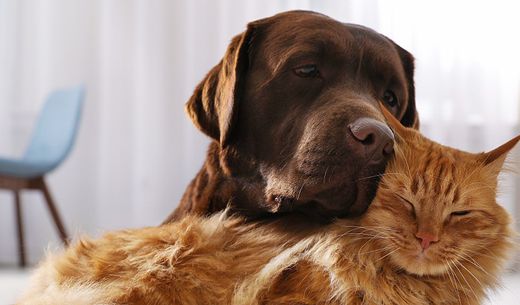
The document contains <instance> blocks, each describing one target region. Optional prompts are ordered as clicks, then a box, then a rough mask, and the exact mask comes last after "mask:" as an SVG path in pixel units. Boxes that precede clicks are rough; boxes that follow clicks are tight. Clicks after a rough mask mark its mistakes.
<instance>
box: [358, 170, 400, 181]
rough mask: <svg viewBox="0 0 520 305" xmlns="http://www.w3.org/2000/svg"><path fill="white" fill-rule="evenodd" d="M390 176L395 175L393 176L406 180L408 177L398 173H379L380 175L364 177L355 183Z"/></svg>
mask: <svg viewBox="0 0 520 305" xmlns="http://www.w3.org/2000/svg"><path fill="white" fill-rule="evenodd" d="M391 175H395V176H401V177H405V178H407V177H408V176H406V175H405V174H403V173H398V172H394V173H392V172H390V173H386V172H385V173H381V174H377V175H372V176H366V177H361V178H358V179H357V180H356V181H363V180H367V179H372V178H378V177H381V178H382V177H385V176H391Z"/></svg>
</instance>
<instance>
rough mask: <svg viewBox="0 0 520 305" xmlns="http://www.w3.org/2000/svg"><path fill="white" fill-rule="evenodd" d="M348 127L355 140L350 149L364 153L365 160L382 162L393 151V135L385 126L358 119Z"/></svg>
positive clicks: (375, 121)
mask: <svg viewBox="0 0 520 305" xmlns="http://www.w3.org/2000/svg"><path fill="white" fill-rule="evenodd" d="M348 127H349V129H350V131H351V132H352V135H353V137H354V140H356V141H355V144H354V145H353V147H352V148H353V149H354V150H356V151H359V152H360V153H363V152H364V154H365V156H366V158H367V160H373V161H383V160H385V159H386V157H388V156H389V155H390V154H392V152H393V151H394V134H393V133H392V131H391V130H390V128H388V126H386V124H384V123H382V122H379V121H377V120H374V119H371V118H360V119H357V120H356V121H355V122H353V123H352V124H350V125H349V126H348Z"/></svg>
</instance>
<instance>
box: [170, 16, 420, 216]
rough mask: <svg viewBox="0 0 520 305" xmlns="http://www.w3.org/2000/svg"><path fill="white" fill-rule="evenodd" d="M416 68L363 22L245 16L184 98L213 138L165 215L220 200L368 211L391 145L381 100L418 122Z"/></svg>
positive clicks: (258, 212) (321, 211) (274, 207)
mask: <svg viewBox="0 0 520 305" xmlns="http://www.w3.org/2000/svg"><path fill="white" fill-rule="evenodd" d="M413 70H414V64H413V57H412V56H411V55H410V53H408V52H407V51H405V50H404V49H402V48H401V47H399V46H398V45H397V44H395V43H394V42H393V41H392V40H390V39H388V38H387V37H385V36H383V35H381V34H378V33H376V32H375V31H373V30H371V29H368V28H366V27H363V26H359V25H353V24H345V23H340V22H338V21H336V20H333V19H331V18H329V17H327V16H324V15H321V14H318V13H314V12H307V11H290V12H285V13H281V14H278V15H275V16H273V17H270V18H265V19H261V20H257V21H254V22H251V23H250V24H248V26H247V30H246V31H245V32H243V33H242V34H240V35H238V36H236V37H234V38H233V40H232V41H231V44H230V45H229V47H228V49H227V52H226V54H225V56H224V58H223V59H222V60H221V62H220V63H219V64H218V65H216V66H215V67H214V68H213V69H212V70H211V71H210V72H209V73H208V74H207V75H206V77H205V78H204V79H203V80H202V82H201V83H200V84H199V85H198V86H197V88H196V89H195V92H194V94H193V96H192V97H191V98H190V100H189V101H188V103H187V104H186V109H187V113H188V115H189V116H190V118H191V119H192V120H193V122H194V123H195V125H196V126H197V127H198V128H199V129H200V130H201V131H202V132H204V133H205V134H207V135H208V136H210V137H211V138H212V140H213V141H212V143H211V144H210V146H209V150H208V154H207V159H206V162H205V163H204V165H203V167H202V169H201V170H200V172H199V173H198V174H197V176H196V177H195V179H194V180H193V181H192V182H191V184H190V185H189V186H188V188H187V190H186V192H185V194H184V196H183V198H182V200H181V202H180V205H179V206H178V207H177V209H176V210H175V211H174V212H173V213H172V214H171V215H170V216H169V217H168V219H167V220H166V222H170V221H173V220H175V219H179V218H180V217H182V216H183V215H185V214H187V213H198V214H211V213H214V212H217V211H220V210H222V209H224V208H226V207H229V208H230V209H231V211H234V212H238V213H241V214H242V215H245V216H247V217H253V218H255V217H263V216H268V215H275V214H280V213H291V212H298V213H303V214H307V215H310V216H312V217H314V218H317V219H319V220H325V221H326V220H330V219H332V218H335V217H344V216H352V215H358V214H360V213H362V212H364V211H365V210H366V208H367V207H368V205H369V204H370V202H371V200H372V198H373V197H374V195H375V192H376V189H377V185H378V181H379V176H380V175H381V174H382V173H383V171H384V169H385V166H386V163H387V160H388V158H389V156H390V155H391V154H392V152H393V134H392V131H391V130H390V129H389V128H388V126H387V125H386V123H385V121H384V118H383V116H382V114H381V113H380V108H379V103H380V102H381V103H383V104H384V105H385V106H386V107H387V108H388V109H389V110H390V111H391V112H392V113H393V114H394V115H395V116H396V117H397V118H398V119H399V120H400V121H401V122H402V123H403V124H404V125H405V126H415V127H416V126H418V118H417V113H416V109H415V101H414V84H413Z"/></svg>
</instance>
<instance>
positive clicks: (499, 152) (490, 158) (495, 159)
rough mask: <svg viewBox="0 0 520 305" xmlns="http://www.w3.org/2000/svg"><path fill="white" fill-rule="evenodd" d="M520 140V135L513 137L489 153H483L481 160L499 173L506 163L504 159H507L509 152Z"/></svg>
mask: <svg viewBox="0 0 520 305" xmlns="http://www.w3.org/2000/svg"><path fill="white" fill-rule="evenodd" d="M518 141H520V135H518V136H516V137H514V138H512V139H511V140H509V141H507V142H506V143H504V144H502V145H500V146H499V147H497V148H495V149H493V150H492V151H489V152H487V153H483V154H482V155H481V158H482V159H481V160H482V162H483V164H484V166H486V167H490V168H492V169H493V170H494V171H496V172H497V175H498V173H499V172H500V170H501V169H502V166H503V165H504V161H505V160H506V157H507V154H508V153H509V152H510V151H511V149H513V147H515V145H516V144H517V143H518Z"/></svg>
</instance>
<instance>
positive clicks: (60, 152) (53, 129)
mask: <svg viewBox="0 0 520 305" xmlns="http://www.w3.org/2000/svg"><path fill="white" fill-rule="evenodd" d="M84 97H85V90H84V87H83V86H77V87H72V88H67V89H63V90H57V91H54V92H52V93H51V94H50V95H49V96H48V97H47V100H46V101H45V104H44V106H43V109H42V111H41V113H40V116H39V119H38V121H37V123H36V126H35V128H34V131H33V135H32V139H31V142H30V143H29V147H28V148H27V150H26V152H25V155H24V157H23V159H24V160H26V161H29V162H38V163H44V164H45V166H46V167H48V169H49V170H50V169H52V168H54V167H56V166H58V165H59V164H60V163H61V162H62V161H63V160H64V159H65V158H66V157H67V155H68V154H69V152H70V150H71V149H72V146H73V144H74V140H75V138H76V134H77V130H78V126H79V120H80V117H81V108H82V105H83V99H84Z"/></svg>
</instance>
